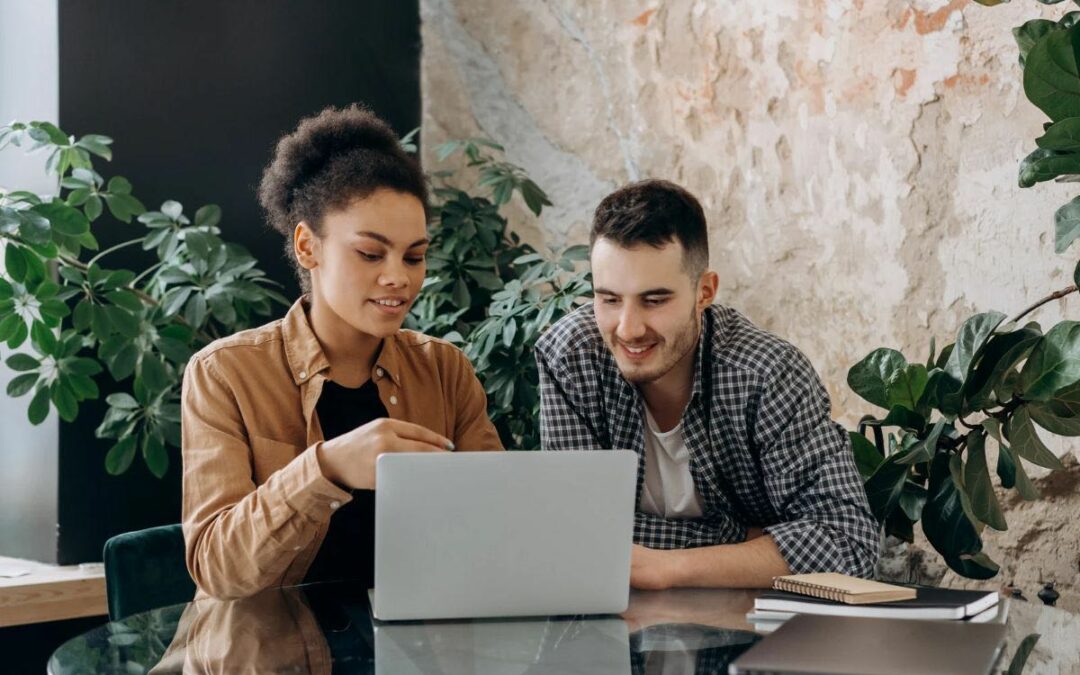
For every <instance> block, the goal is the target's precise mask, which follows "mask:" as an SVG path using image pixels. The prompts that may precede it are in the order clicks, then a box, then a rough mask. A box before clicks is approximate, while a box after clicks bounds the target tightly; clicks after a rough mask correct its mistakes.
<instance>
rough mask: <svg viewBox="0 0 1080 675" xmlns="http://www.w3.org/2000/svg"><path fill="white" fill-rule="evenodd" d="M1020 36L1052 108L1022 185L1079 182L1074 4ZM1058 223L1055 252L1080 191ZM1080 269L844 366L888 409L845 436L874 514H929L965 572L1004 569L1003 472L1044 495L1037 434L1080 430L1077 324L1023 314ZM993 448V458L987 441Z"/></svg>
mask: <svg viewBox="0 0 1080 675" xmlns="http://www.w3.org/2000/svg"><path fill="white" fill-rule="evenodd" d="M977 2H979V3H980V4H983V5H997V4H1001V0H977ZM1040 2H1042V4H1057V2H1060V0H1040ZM1013 35H1014V37H1015V39H1016V43H1017V46H1018V48H1019V61H1020V66H1021V68H1022V69H1023V85H1024V92H1025V94H1026V95H1027V98H1028V99H1029V100H1030V101H1031V102H1032V103H1033V104H1034V105H1036V106H1037V107H1038V108H1039V109H1040V110H1042V111H1043V112H1044V113H1046V115H1047V116H1048V117H1049V118H1050V121H1049V122H1047V123H1046V124H1045V125H1044V130H1043V134H1042V135H1041V136H1039V137H1038V138H1037V139H1035V145H1036V146H1037V148H1036V149H1035V150H1033V151H1032V152H1031V153H1030V154H1029V155H1028V156H1027V157H1025V158H1024V159H1023V161H1021V163H1020V169H1019V184H1020V187H1025V188H1026V187H1031V186H1033V185H1035V184H1037V183H1039V182H1042V181H1047V180H1052V179H1055V180H1058V181H1069V182H1072V181H1075V180H1077V178H1078V177H1080V71H1078V68H1077V64H1078V63H1080V56H1078V55H1080V11H1072V12H1068V13H1066V14H1065V15H1064V16H1062V17H1061V18H1060V19H1059V20H1057V21H1051V20H1049V19H1034V20H1032V21H1028V22H1026V23H1024V24H1023V25H1021V26H1018V27H1017V28H1015V29H1014V30H1013ZM1054 221H1055V250H1056V251H1057V252H1058V253H1061V252H1064V251H1065V250H1066V249H1067V248H1068V247H1069V246H1070V245H1071V244H1072V243H1073V242H1074V241H1075V240H1076V239H1077V238H1078V237H1080V197H1077V198H1075V199H1073V200H1072V201H1070V202H1069V203H1067V204H1065V205H1064V206H1062V207H1061V208H1059V209H1058V210H1057V213H1056V214H1055V217H1054ZM1073 277H1074V278H1073V281H1074V283H1073V284H1072V285H1070V286H1067V287H1065V288H1063V289H1061V290H1058V291H1055V292H1053V293H1051V294H1049V295H1047V296H1046V297H1044V298H1042V299H1041V300H1039V301H1037V302H1036V303H1034V304H1033V305H1032V306H1030V307H1028V308H1027V309H1025V310H1023V311H1022V312H1020V313H1019V314H1017V315H1016V316H1015V317H1013V318H1012V319H1010V320H1006V317H1005V315H1004V314H1002V313H1000V312H985V313H981V314H976V315H975V316H972V317H970V318H968V319H967V320H966V321H964V322H963V324H962V325H961V327H960V330H959V332H958V333H957V335H956V339H955V340H954V341H953V342H952V343H951V344H949V345H946V346H945V347H944V349H942V350H941V351H940V352H937V353H935V347H934V341H933V339H931V341H930V354H929V357H928V358H927V359H926V361H925V362H922V361H919V362H909V361H908V360H907V358H906V357H905V356H904V355H903V354H901V353H900V352H898V351H896V350H893V349H875V350H874V351H872V352H871V353H870V354H868V355H867V356H866V357H865V358H864V359H863V360H861V361H860V362H859V363H857V364H855V365H854V366H853V367H852V368H851V370H850V371H849V372H848V385H849V386H850V387H851V389H852V390H853V391H854V392H855V393H856V394H858V395H859V396H861V397H862V398H863V399H865V400H866V401H867V402H868V403H870V404H872V405H874V406H876V407H878V408H880V409H881V410H882V411H883V412H882V413H879V414H876V415H867V416H866V417H864V418H863V420H862V421H861V423H860V425H859V432H858V433H852V434H851V437H852V444H853V447H854V451H855V459H856V464H857V466H858V468H859V471H860V473H861V474H862V476H863V478H864V481H865V487H866V493H867V496H868V497H869V499H870V506H871V509H872V510H873V512H874V515H875V516H876V517H877V518H878V520H879V521H880V522H882V523H883V524H884V526H885V531H886V533H887V534H890V535H893V536H896V537H898V538H900V539H902V540H905V541H908V542H911V541H912V540H913V537H914V526H915V523H918V522H921V524H922V530H923V533H924V534H925V535H926V538H927V540H928V541H929V542H930V544H931V545H932V546H933V547H934V548H935V549H936V550H937V551H938V553H940V554H941V556H942V557H943V558H944V559H945V562H946V563H947V564H948V566H949V567H950V568H951V569H952V570H953V571H955V572H956V573H957V574H960V575H961V576H965V577H969V578H974V579H988V578H991V577H993V576H994V575H996V574H997V572H998V565H997V563H996V562H994V561H993V560H991V559H990V557H989V556H988V555H986V553H985V552H984V551H983V541H982V534H983V532H984V531H985V528H987V527H989V528H991V529H994V530H1005V529H1007V527H1008V523H1007V522H1006V520H1005V516H1004V514H1003V512H1002V508H1001V504H1000V503H999V502H998V498H997V495H996V493H995V483H996V484H997V485H1000V486H1001V487H1002V488H1004V489H1006V490H1016V492H1017V493H1018V494H1019V495H1020V496H1021V497H1022V498H1023V499H1026V500H1034V499H1038V498H1039V492H1038V490H1037V489H1036V487H1035V485H1034V484H1033V483H1032V481H1031V478H1030V476H1029V474H1028V471H1029V469H1028V466H1030V465H1036V466H1041V467H1044V468H1047V469H1059V468H1061V467H1062V464H1061V461H1060V460H1059V459H1058V457H1057V456H1056V455H1055V454H1054V453H1053V452H1052V451H1051V450H1050V449H1049V448H1047V447H1046V445H1045V444H1044V442H1043V440H1042V438H1041V437H1040V433H1041V434H1047V433H1048V434H1052V435H1056V436H1070V437H1074V436H1080V322H1077V321H1061V322H1060V323H1057V324H1055V325H1053V326H1051V327H1049V329H1047V330H1045V331H1044V330H1043V328H1042V326H1040V325H1039V324H1038V323H1037V322H1034V321H1026V322H1024V320H1025V319H1026V318H1027V317H1028V316H1029V315H1030V314H1032V312H1034V311H1035V310H1036V309H1038V308H1039V307H1041V306H1042V305H1044V304H1046V303H1048V302H1051V301H1052V300H1056V299H1058V298H1062V297H1065V296H1067V295H1070V294H1072V293H1075V292H1076V291H1077V285H1078V284H1080V265H1078V266H1077V268H1076V270H1075V272H1074V274H1073ZM886 430H887V431H886ZM1040 430H1041V431H1040ZM868 433H869V435H870V436H871V437H872V439H873V440H871V438H868V437H867V434H868ZM995 449H996V451H997V457H996V460H995V461H993V462H991V461H990V460H989V459H988V455H989V453H988V450H989V451H992V450H995ZM991 456H992V455H991ZM994 474H996V476H997V479H996V481H995V479H994Z"/></svg>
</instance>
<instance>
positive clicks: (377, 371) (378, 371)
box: [375, 368, 386, 377]
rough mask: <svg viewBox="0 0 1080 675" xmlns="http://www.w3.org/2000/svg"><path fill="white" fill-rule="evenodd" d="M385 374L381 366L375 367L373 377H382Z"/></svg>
mask: <svg viewBox="0 0 1080 675" xmlns="http://www.w3.org/2000/svg"><path fill="white" fill-rule="evenodd" d="M385 374H386V371H384V370H383V369H382V368H376V369H375V377H382V376H383V375H385Z"/></svg>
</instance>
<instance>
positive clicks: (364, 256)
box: [357, 251, 382, 262]
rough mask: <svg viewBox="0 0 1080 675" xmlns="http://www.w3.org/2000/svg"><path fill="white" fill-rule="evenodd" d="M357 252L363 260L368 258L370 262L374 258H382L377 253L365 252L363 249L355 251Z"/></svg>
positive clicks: (373, 260)
mask: <svg viewBox="0 0 1080 675" xmlns="http://www.w3.org/2000/svg"><path fill="white" fill-rule="evenodd" d="M357 253H359V254H360V257H361V258H363V259H364V260H369V261H371V262H375V261H376V260H382V256H381V255H379V254H378V253H365V252H364V251H357Z"/></svg>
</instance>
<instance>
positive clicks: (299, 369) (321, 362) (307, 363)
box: [281, 295, 401, 387]
mask: <svg viewBox="0 0 1080 675" xmlns="http://www.w3.org/2000/svg"><path fill="white" fill-rule="evenodd" d="M310 306H311V299H310V297H309V296H307V295H304V296H301V297H300V299H299V300H297V301H296V302H295V303H293V306H292V307H290V308H289V311H288V312H287V313H286V314H285V318H284V319H282V322H281V334H282V340H283V341H284V344H285V358H286V360H287V361H288V362H289V371H290V372H291V374H292V378H293V382H294V383H296V384H297V385H299V384H302V383H304V382H306V381H308V380H310V379H311V378H312V377H313V376H314V375H315V374H316V373H321V372H323V371H326V370H329V369H330V361H328V360H327V358H326V354H325V353H324V352H323V349H322V345H321V344H320V343H319V339H318V338H317V337H315V331H313V330H312V328H311V321H310V320H309V319H308V309H309V307H310ZM399 351H400V349H399V347H398V344H397V338H396V336H393V335H391V336H389V337H387V338H385V339H384V340H383V343H382V348H381V349H380V350H379V356H378V358H376V359H375V372H374V373H372V377H375V376H377V375H378V373H379V371H380V370H381V371H382V372H384V373H385V374H386V375H387V376H389V377H390V379H391V380H393V381H394V383H395V384H397V385H398V386H399V387H400V386H401V370H400V367H399V364H400V354H399Z"/></svg>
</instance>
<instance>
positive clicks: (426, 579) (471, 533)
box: [372, 450, 638, 621]
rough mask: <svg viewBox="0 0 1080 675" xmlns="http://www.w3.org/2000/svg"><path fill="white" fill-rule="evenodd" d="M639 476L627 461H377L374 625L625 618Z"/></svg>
mask: <svg viewBox="0 0 1080 675" xmlns="http://www.w3.org/2000/svg"><path fill="white" fill-rule="evenodd" d="M637 465H638V460H637V455H636V454H635V453H634V452H633V451H629V450H597V451H579V452H455V453H439V454H429V453H387V454H384V455H381V456H380V457H379V459H378V461H377V463H376V485H377V489H376V492H375V495H376V496H375V500H376V501H375V593H374V596H375V597H374V603H373V605H372V609H373V613H374V615H375V617H376V618H378V619H380V620H384V621H393V620H405V619H450V618H480V617H514V616H545V615H556V614H605V613H618V612H622V611H625V609H626V607H627V604H628V603H629V595H630V546H631V543H632V539H633V526H634V502H635V494H634V491H635V488H636V485H637Z"/></svg>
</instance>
